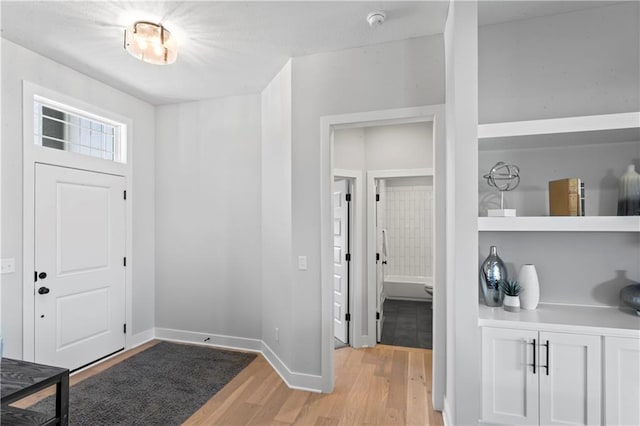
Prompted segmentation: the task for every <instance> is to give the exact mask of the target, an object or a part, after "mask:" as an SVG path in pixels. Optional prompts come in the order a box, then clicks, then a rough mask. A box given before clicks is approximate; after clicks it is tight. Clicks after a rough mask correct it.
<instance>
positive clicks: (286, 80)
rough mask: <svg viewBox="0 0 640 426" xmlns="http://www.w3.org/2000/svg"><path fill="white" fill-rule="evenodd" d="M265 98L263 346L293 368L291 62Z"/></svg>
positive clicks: (271, 85) (263, 146)
mask: <svg viewBox="0 0 640 426" xmlns="http://www.w3.org/2000/svg"><path fill="white" fill-rule="evenodd" d="M261 97H262V160H261V161H262V162H261V164H262V170H261V172H262V175H261V184H262V205H261V208H262V215H261V216H262V247H261V249H262V340H263V341H264V342H265V343H266V344H267V345H268V346H269V347H270V348H271V349H272V350H273V351H274V352H275V353H276V355H277V356H278V357H279V358H280V359H281V360H282V361H283V362H284V363H285V364H287V365H290V359H291V351H292V350H293V348H294V345H292V342H293V327H294V324H295V321H294V318H293V316H292V311H293V304H292V292H293V290H292V285H293V282H292V271H291V258H292V255H291V244H292V237H291V202H292V200H291V62H288V63H287V64H286V65H285V66H284V67H283V68H282V70H281V71H280V72H279V73H278V75H276V77H275V78H274V79H273V80H272V81H271V83H269V85H268V86H267V87H266V88H265V89H264V91H263V92H262V95H261ZM276 328H278V330H279V333H278V334H279V338H278V339H276V332H275V330H276Z"/></svg>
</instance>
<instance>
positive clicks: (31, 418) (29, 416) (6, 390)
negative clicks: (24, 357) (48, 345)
mask: <svg viewBox="0 0 640 426" xmlns="http://www.w3.org/2000/svg"><path fill="white" fill-rule="evenodd" d="M51 385H56V415H55V417H51V416H47V415H44V414H42V413H37V412H35V411H30V410H22V409H19V408H16V407H10V406H9V404H11V403H13V402H16V401H19V400H21V399H22V398H24V397H26V396H29V395H31V394H33V393H35V392H38V391H40V390H42V389H44V388H47V387H49V386H51ZM0 396H1V398H0V399H1V400H0V402H1V409H2V419H1V421H2V424H3V425H5V424H6V425H54V424H59V425H65V426H66V425H68V424H69V370H67V369H66V368H59V367H51V366H48V365H42V364H35V363H33V362H27V361H19V360H15V359H10V358H2V361H1V363H0Z"/></svg>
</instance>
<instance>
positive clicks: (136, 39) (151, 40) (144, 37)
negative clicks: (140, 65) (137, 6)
mask: <svg viewBox="0 0 640 426" xmlns="http://www.w3.org/2000/svg"><path fill="white" fill-rule="evenodd" d="M124 48H125V49H126V50H127V52H129V53H130V54H131V55H132V56H135V57H136V58H138V59H140V60H141V61H144V62H148V63H150V64H156V65H166V64H172V63H174V62H175V61H176V58H177V57H178V44H177V42H176V38H175V36H172V35H171V33H170V32H169V31H168V30H167V29H166V28H165V27H163V26H162V25H160V24H154V23H152V22H144V21H139V22H136V23H135V24H133V25H132V26H131V27H130V28H127V29H126V30H124Z"/></svg>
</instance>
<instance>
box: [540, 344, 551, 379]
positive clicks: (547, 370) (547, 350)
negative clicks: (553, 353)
mask: <svg viewBox="0 0 640 426" xmlns="http://www.w3.org/2000/svg"><path fill="white" fill-rule="evenodd" d="M542 346H545V347H546V352H547V365H543V367H544V369H545V370H546V373H547V376H548V375H549V341H548V340H547V343H545V344H544V345H542Z"/></svg>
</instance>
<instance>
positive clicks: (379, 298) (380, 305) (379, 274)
mask: <svg viewBox="0 0 640 426" xmlns="http://www.w3.org/2000/svg"><path fill="white" fill-rule="evenodd" d="M383 188H384V181H383V180H378V181H376V203H375V205H376V207H375V209H376V212H375V213H376V340H377V341H378V342H380V341H381V340H382V327H383V326H384V299H385V293H384V263H383V255H382V229H383V227H384V224H383V220H382V209H383V206H382V205H381V204H382V199H383V197H384V194H383V193H384V190H383Z"/></svg>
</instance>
